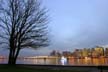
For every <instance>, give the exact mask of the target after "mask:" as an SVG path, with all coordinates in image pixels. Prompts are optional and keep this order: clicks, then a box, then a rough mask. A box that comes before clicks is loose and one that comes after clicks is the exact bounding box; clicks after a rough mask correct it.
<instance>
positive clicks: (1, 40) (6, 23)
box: [0, 0, 48, 64]
mask: <svg viewBox="0 0 108 72" xmlns="http://www.w3.org/2000/svg"><path fill="white" fill-rule="evenodd" d="M46 13H47V11H46V9H45V8H42V7H41V2H40V1H39V0H2V1H1V4H0V44H1V46H5V48H8V49H9V60H8V64H15V63H16V59H17V57H18V55H19V52H20V50H21V49H22V48H40V47H44V46H48V35H47V22H48V19H47V15H46Z"/></svg>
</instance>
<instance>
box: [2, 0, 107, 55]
mask: <svg viewBox="0 0 108 72" xmlns="http://www.w3.org/2000/svg"><path fill="white" fill-rule="evenodd" d="M107 3H108V0H68V1H66V0H59V1H58V0H43V5H44V6H46V8H47V9H48V10H49V12H48V13H49V15H50V17H51V18H50V19H51V20H50V21H51V22H50V24H49V32H50V40H51V44H50V46H49V47H47V48H40V49H38V50H31V49H23V50H22V51H21V55H45V54H46V55H47V54H48V53H50V52H51V51H52V50H54V49H56V50H60V51H63V50H66V51H68V50H74V49H75V48H89V47H94V46H97V45H100V46H107V45H108V33H107V31H108V28H107V27H108V24H107V23H108V20H107V19H108V9H107V8H108V5H107ZM5 50H6V49H1V50H0V54H3V55H7V54H8V50H6V51H5ZM43 51H44V52H43Z"/></svg>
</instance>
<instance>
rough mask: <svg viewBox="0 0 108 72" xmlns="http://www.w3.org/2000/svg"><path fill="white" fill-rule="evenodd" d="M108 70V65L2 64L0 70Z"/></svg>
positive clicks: (11, 71) (19, 71)
mask: <svg viewBox="0 0 108 72" xmlns="http://www.w3.org/2000/svg"><path fill="white" fill-rule="evenodd" d="M101 70H102V72H108V66H63V65H30V64H29V65H24V64H17V65H14V66H10V65H7V64H1V65H0V72H101Z"/></svg>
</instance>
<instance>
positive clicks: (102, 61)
mask: <svg viewBox="0 0 108 72" xmlns="http://www.w3.org/2000/svg"><path fill="white" fill-rule="evenodd" d="M7 61H8V60H7V59H0V64H5V63H7ZM17 64H47V65H61V62H60V58H59V57H58V58H34V59H31V58H30V59H29V58H28V59H18V60H17ZM67 65H108V58H72V57H70V58H68V59H67Z"/></svg>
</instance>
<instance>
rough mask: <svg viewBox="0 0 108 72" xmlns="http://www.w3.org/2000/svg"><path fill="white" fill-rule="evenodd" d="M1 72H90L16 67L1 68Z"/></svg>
mask: <svg viewBox="0 0 108 72" xmlns="http://www.w3.org/2000/svg"><path fill="white" fill-rule="evenodd" d="M0 72H88V71H78V70H51V69H33V68H25V67H16V66H0Z"/></svg>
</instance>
